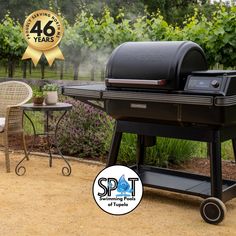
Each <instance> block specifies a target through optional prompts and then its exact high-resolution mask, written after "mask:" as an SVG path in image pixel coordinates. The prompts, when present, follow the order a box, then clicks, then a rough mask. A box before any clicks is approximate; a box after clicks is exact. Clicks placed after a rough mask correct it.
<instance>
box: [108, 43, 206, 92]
mask: <svg viewBox="0 0 236 236" xmlns="http://www.w3.org/2000/svg"><path fill="white" fill-rule="evenodd" d="M206 69H207V62H206V57H205V54H204V52H203V50H202V48H201V47H200V46H199V45H197V44H196V43H193V42H191V41H168V42H165V41H164V42H163V41H161V42H128V43H124V44H122V45H120V46H119V47H117V48H116V49H115V50H114V51H113V53H112V54H111V57H110V59H109V61H108V63H107V67H106V85H107V87H108V88H142V89H143V88H158V89H171V90H173V89H182V88H183V87H184V84H185V80H186V78H187V76H188V75H189V74H190V73H191V72H192V71H194V70H206ZM115 80H117V81H115ZM122 80H123V82H122ZM133 80H134V81H133ZM138 80H140V81H139V82H138Z"/></svg>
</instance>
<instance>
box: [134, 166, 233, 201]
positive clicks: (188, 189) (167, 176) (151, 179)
mask: <svg viewBox="0 0 236 236" xmlns="http://www.w3.org/2000/svg"><path fill="white" fill-rule="evenodd" d="M131 169H133V170H134V171H135V172H136V173H137V174H138V175H139V177H140V179H141V180H142V183H143V185H145V186H148V187H154V188H159V189H163V190H168V191H173V192H179V193H185V194H190V195H195V196H200V197H203V198H207V197H210V196H211V182H210V177H208V176H204V175H197V174H191V173H187V172H181V171H175V170H170V169H164V168H158V167H152V166H144V165H140V166H139V167H138V168H137V166H136V165H134V166H131ZM235 185H236V182H235V181H231V180H223V185H222V189H223V195H224V193H226V192H227V191H231V190H232V189H231V188H232V187H233V188H235Z"/></svg>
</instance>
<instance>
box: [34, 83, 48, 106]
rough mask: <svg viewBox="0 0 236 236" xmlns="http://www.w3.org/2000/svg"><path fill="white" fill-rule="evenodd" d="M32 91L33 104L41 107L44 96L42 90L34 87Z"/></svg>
mask: <svg viewBox="0 0 236 236" xmlns="http://www.w3.org/2000/svg"><path fill="white" fill-rule="evenodd" d="M32 90H33V97H32V100H33V104H34V105H35V106H41V105H43V102H44V97H45V95H44V92H43V91H42V89H41V88H40V87H35V88H33V89H32Z"/></svg>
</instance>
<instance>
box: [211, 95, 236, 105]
mask: <svg viewBox="0 0 236 236" xmlns="http://www.w3.org/2000/svg"><path fill="white" fill-rule="evenodd" d="M214 104H215V105H216V106H224V107H225V106H234V105H236V95H233V96H225V97H215V101H214Z"/></svg>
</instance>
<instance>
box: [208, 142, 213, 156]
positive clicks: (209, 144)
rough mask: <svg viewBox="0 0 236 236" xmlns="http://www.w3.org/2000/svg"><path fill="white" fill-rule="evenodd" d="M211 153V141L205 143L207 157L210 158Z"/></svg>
mask: <svg viewBox="0 0 236 236" xmlns="http://www.w3.org/2000/svg"><path fill="white" fill-rule="evenodd" d="M211 155H212V153H211V143H207V158H208V159H210V157H211Z"/></svg>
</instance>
